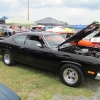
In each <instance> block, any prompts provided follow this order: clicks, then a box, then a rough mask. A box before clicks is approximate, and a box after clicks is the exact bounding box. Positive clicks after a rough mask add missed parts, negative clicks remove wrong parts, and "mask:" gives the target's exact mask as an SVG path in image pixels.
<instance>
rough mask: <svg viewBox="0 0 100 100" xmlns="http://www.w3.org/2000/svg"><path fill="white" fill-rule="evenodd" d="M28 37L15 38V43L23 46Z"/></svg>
mask: <svg viewBox="0 0 100 100" xmlns="http://www.w3.org/2000/svg"><path fill="white" fill-rule="evenodd" d="M25 38H26V36H17V37H16V38H14V41H15V42H16V43H17V44H20V45H23V44H24V41H25Z"/></svg>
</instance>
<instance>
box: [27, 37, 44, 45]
mask: <svg viewBox="0 0 100 100" xmlns="http://www.w3.org/2000/svg"><path fill="white" fill-rule="evenodd" d="M42 42H43V40H42V38H40V36H27V38H26V40H25V45H27V46H31V47H34V46H37V44H40V45H41V46H42Z"/></svg>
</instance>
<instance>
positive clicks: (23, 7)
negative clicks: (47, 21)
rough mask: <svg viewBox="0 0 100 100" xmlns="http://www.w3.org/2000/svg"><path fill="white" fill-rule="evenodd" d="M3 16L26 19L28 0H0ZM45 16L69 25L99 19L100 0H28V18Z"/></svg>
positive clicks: (36, 19) (0, 12)
mask: <svg viewBox="0 0 100 100" xmlns="http://www.w3.org/2000/svg"><path fill="white" fill-rule="evenodd" d="M3 16H6V17H8V18H11V17H14V16H20V17H22V18H24V19H28V0H0V18H1V17H3ZM46 17H51V18H54V19H56V20H58V21H62V22H67V23H68V24H70V25H76V24H84V25H87V24H90V23H92V22H93V21H100V0H29V20H30V21H38V20H41V19H44V18H46Z"/></svg>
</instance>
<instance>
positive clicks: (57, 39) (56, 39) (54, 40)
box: [45, 34, 65, 47]
mask: <svg viewBox="0 0 100 100" xmlns="http://www.w3.org/2000/svg"><path fill="white" fill-rule="evenodd" d="M45 39H46V41H47V42H48V44H49V46H50V47H51V46H58V45H59V44H61V43H63V42H64V41H65V39H64V38H62V37H61V36H60V35H58V34H57V35H56V34H53V35H45Z"/></svg>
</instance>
